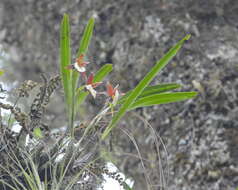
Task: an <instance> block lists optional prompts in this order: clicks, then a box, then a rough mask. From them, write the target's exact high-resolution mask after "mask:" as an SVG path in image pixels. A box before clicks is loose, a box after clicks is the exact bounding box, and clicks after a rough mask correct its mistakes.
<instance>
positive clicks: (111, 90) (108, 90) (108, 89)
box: [106, 82, 114, 97]
mask: <svg viewBox="0 0 238 190" xmlns="http://www.w3.org/2000/svg"><path fill="white" fill-rule="evenodd" d="M106 87H107V95H108V96H110V97H113V96H114V89H113V87H112V85H111V84H110V83H109V82H108V83H107V86H106Z"/></svg>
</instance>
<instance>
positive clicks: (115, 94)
mask: <svg viewBox="0 0 238 190" xmlns="http://www.w3.org/2000/svg"><path fill="white" fill-rule="evenodd" d="M118 87H119V85H117V86H116V87H115V88H113V86H112V85H111V84H110V83H109V82H108V83H107V95H108V96H110V97H111V98H112V105H113V106H115V105H116V104H117V101H118V99H119V91H118Z"/></svg>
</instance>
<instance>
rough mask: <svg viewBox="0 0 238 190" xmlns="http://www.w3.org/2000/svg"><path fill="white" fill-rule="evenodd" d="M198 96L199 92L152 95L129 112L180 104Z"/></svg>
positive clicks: (136, 102) (135, 103)
mask: <svg viewBox="0 0 238 190" xmlns="http://www.w3.org/2000/svg"><path fill="white" fill-rule="evenodd" d="M196 95H197V92H172V93H162V94H155V95H150V96H146V97H143V98H139V99H138V100H136V101H135V102H134V103H133V104H132V105H131V106H130V108H129V110H132V109H135V108H139V107H146V106H153V105H159V104H167V103H172V102H179V101H183V100H187V99H190V98H193V97H195V96H196Z"/></svg>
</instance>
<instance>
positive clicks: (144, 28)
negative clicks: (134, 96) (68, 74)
mask: <svg viewBox="0 0 238 190" xmlns="http://www.w3.org/2000/svg"><path fill="white" fill-rule="evenodd" d="M64 13H68V14H69V16H70V24H71V45H72V46H71V47H72V58H73V59H75V55H76V52H77V48H78V44H79V40H80V38H81V36H82V31H83V28H84V27H85V25H86V23H87V21H88V19H89V18H90V17H91V16H94V17H95V18H96V23H95V30H94V36H93V38H92V43H91V45H90V48H89V53H88V55H87V59H88V60H89V61H90V62H91V64H90V69H91V70H92V71H94V72H95V71H97V69H98V68H100V67H101V66H102V65H103V64H105V63H112V64H113V68H114V72H113V73H112V74H111V75H110V77H109V78H110V80H111V81H112V83H113V84H114V85H116V84H120V90H121V91H122V92H126V91H127V90H129V89H132V88H133V87H134V86H135V85H136V84H137V83H138V82H139V81H140V79H142V77H143V76H144V75H145V73H146V72H148V69H149V68H151V67H152V66H153V64H154V63H155V61H157V60H159V58H161V56H162V55H163V54H164V53H165V52H166V51H167V50H168V49H169V48H170V47H171V46H173V45H174V44H175V43H176V42H177V41H178V40H180V39H181V38H183V37H184V36H185V35H186V34H191V35H192V37H191V38H190V40H189V41H188V42H187V43H186V44H185V45H184V47H183V48H182V50H181V51H180V52H179V54H178V55H177V56H176V57H175V58H174V59H173V60H172V61H171V63H170V64H169V65H168V66H167V67H166V68H165V69H164V70H163V72H162V73H160V75H159V76H158V77H157V78H156V80H155V81H153V83H168V82H176V83H179V84H181V85H182V86H183V89H182V90H187V91H189V90H197V91H199V96H198V97H197V98H195V99H193V100H189V101H186V102H180V103H175V104H168V105H162V106H155V107H150V108H144V109H138V110H137V111H136V112H135V113H134V114H132V113H130V114H128V115H127V117H125V118H124V121H122V122H121V123H120V124H119V127H124V128H128V129H130V131H131V132H132V133H133V136H134V138H135V139H136V140H137V143H138V144H139V145H140V151H141V154H142V155H143V157H144V158H148V159H154V161H155V162H154V163H156V161H157V162H159V158H157V156H156V155H157V154H156V153H155V152H156V151H155V146H154V144H153V143H152V141H151V130H148V128H146V127H144V123H143V119H140V118H144V119H146V120H147V121H148V122H149V123H150V124H151V126H152V127H153V128H154V130H155V131H156V133H157V134H158V135H159V136H160V137H161V138H162V139H163V142H164V144H165V146H166V150H167V152H168V155H167V156H165V155H166V154H165V153H166V151H165V149H161V157H162V161H163V163H162V164H161V165H160V166H159V167H158V163H156V164H154V165H153V166H150V167H151V168H153V167H154V170H155V171H157V172H161V171H159V170H162V168H163V169H164V170H165V171H168V170H169V176H167V175H165V176H166V178H167V189H169V190H177V189H180V190H191V189H193V190H208V189H209V190H234V189H235V188H237V187H238V78H237V76H238V22H237V21H238V1H236V0H199V1H194V0H147V1H146V0H126V1H125V0H117V1H114V0H101V1H98V0H57V1H56V0H55V1H52V0H41V1H38V0H1V1H0V48H1V49H0V51H1V54H0V56H1V63H0V68H1V69H4V70H5V73H4V75H3V76H1V78H0V79H1V84H2V85H3V88H4V87H5V88H6V89H8V90H10V91H11V89H14V88H16V87H18V86H19V85H20V84H21V83H22V82H23V81H24V80H34V81H37V82H42V81H41V78H40V74H41V73H44V74H45V75H46V76H48V77H50V76H54V75H56V74H58V73H59V30H60V22H61V19H62V16H63V14H64ZM12 95H13V96H14V91H12ZM9 100H11V97H9ZM28 101H29V102H30V101H31V100H28ZM21 104H22V106H24V105H27V102H21ZM85 106H86V108H85V109H82V110H85V112H86V113H87V114H85V115H84V114H83V113H84V111H82V117H83V115H84V116H85V117H86V118H87V119H90V117H92V116H93V115H94V114H95V112H96V111H97V110H98V108H99V107H100V106H101V103H100V100H96V101H94V100H93V99H92V98H90V97H89V98H88V102H87V104H86V105H85ZM28 109H29V108H27V106H25V110H26V112H27V110H28ZM86 110H87V111H86ZM47 113H48V114H47V116H48V118H45V119H46V121H47V122H48V123H49V124H50V125H51V126H52V127H58V126H62V122H63V123H64V122H65V112H64V104H63V96H62V92H60V91H59V92H58V96H54V98H52V100H51V103H50V106H48V108H47ZM81 119H82V118H81ZM114 141H115V142H114V144H115V145H118V146H115V147H116V148H115V150H114V154H115V158H117V159H118V160H115V163H116V165H117V166H118V167H119V168H120V170H121V171H123V172H125V173H126V174H127V175H128V176H130V177H132V178H133V179H134V180H135V189H136V190H144V189H146V186H145V179H144V176H143V172H142V168H141V165H140V161H139V159H138V158H136V157H134V158H131V157H130V158H129V157H128V155H129V154H136V149H135V147H134V145H133V143H132V142H131V141H129V140H128V137H126V136H123V135H122V133H120V135H115V137H114ZM120 152H123V153H124V154H122V153H120ZM125 153H127V154H125ZM163 158H164V159H163ZM160 161H161V160H160ZM159 164H160V163H159ZM168 165H169V167H168ZM162 166H163V167H162ZM151 171H152V170H151ZM154 179H157V178H154ZM151 180H152V182H153V184H156V185H159V181H156V180H155V181H153V177H152V178H151ZM155 189H160V188H159V187H157V188H155Z"/></svg>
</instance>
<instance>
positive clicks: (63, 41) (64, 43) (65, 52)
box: [60, 14, 72, 111]
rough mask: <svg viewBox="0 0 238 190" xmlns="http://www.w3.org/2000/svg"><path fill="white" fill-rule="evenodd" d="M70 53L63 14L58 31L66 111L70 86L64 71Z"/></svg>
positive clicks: (67, 26) (69, 58)
mask: <svg viewBox="0 0 238 190" xmlns="http://www.w3.org/2000/svg"><path fill="white" fill-rule="evenodd" d="M70 52H71V51H70V26H69V17H68V15H67V14H64V17H63V19H62V22H61V30H60V72H61V77H62V78H61V80H62V83H63V88H64V94H65V100H66V102H67V111H69V109H70V108H69V107H70V105H71V104H72V99H71V97H72V86H71V84H70V71H69V70H68V69H66V67H67V66H68V65H69V64H70V62H71V55H70Z"/></svg>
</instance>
